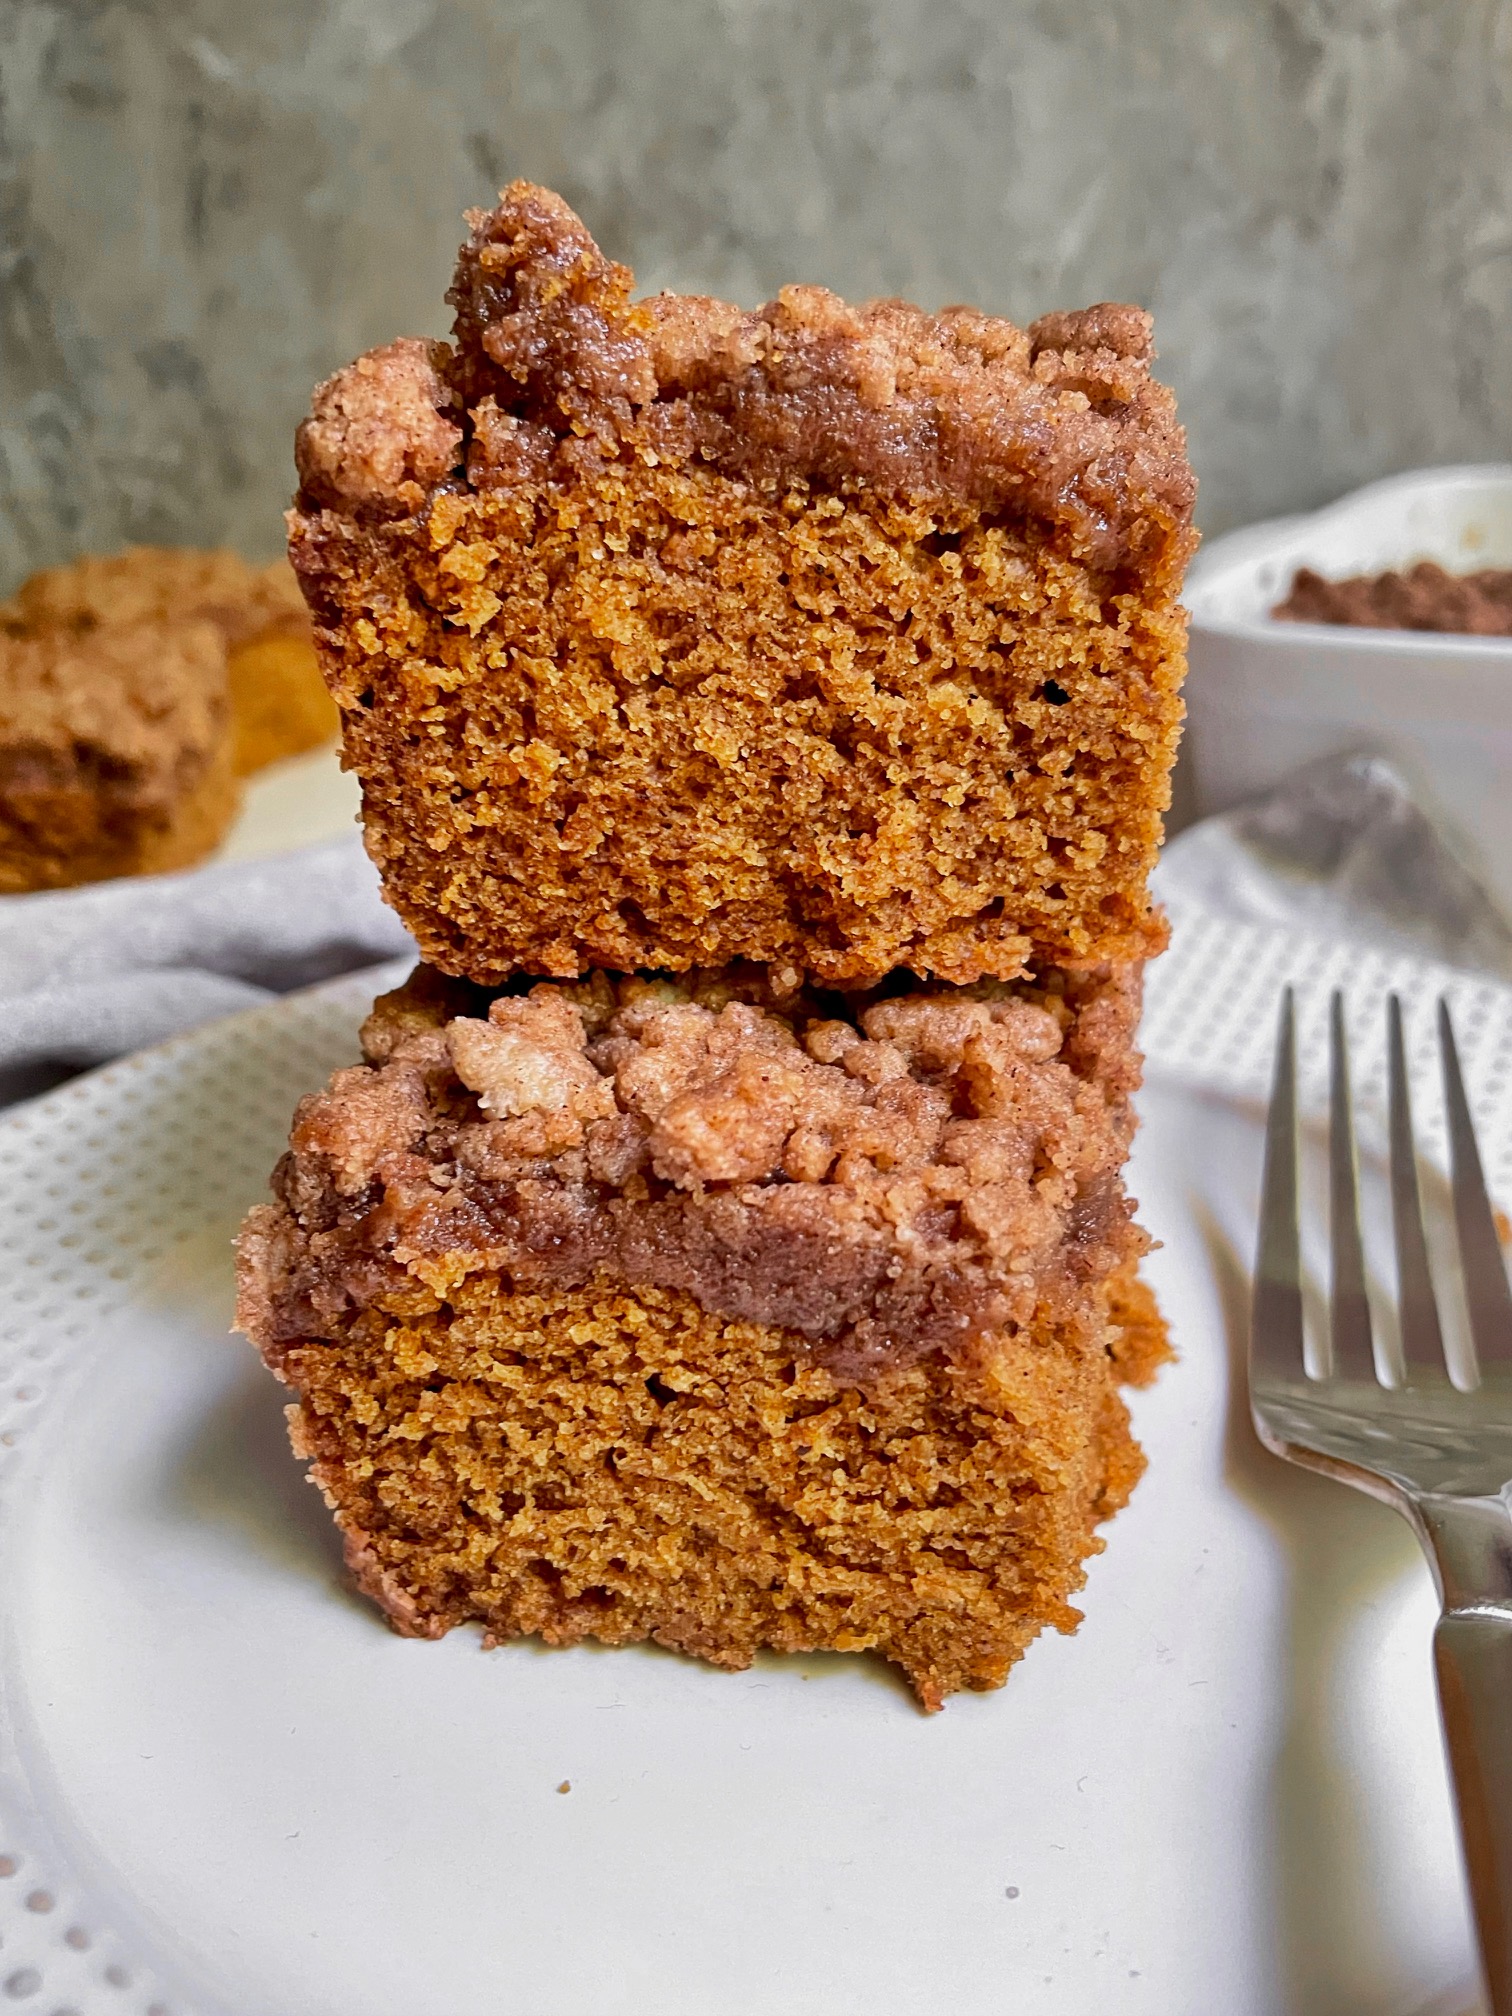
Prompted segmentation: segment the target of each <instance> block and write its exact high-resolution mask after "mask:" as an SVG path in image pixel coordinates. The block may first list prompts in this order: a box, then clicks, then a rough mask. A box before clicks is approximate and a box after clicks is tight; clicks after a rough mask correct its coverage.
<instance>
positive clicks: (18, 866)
mask: <svg viewBox="0 0 1512 2016" xmlns="http://www.w3.org/2000/svg"><path fill="white" fill-rule="evenodd" d="M239 797H240V790H239V786H238V783H237V779H236V775H235V772H234V769H233V764H232V734H231V704H230V697H229V693H228V690H227V683H226V646H225V639H224V637H223V636H222V634H221V632H220V631H219V630H218V629H217V628H216V626H215V625H214V624H213V623H205V622H194V623H185V622H171V623H163V622H156V623H155V622H151V621H134V622H127V623H120V624H112V625H109V626H107V627H104V628H101V629H100V630H98V631H95V632H91V633H89V634H80V633H78V632H76V631H73V630H71V629H68V628H66V627H63V626H61V625H60V626H54V627H51V628H42V629H39V630H38V631H37V632H35V633H34V634H31V635H21V636H17V635H15V634H13V633H11V632H7V631H4V630H0V891H4V892H7V893H14V892H16V891H20V890H28V889H59V888H66V887H68V886H69V885H70V884H73V883H78V882H97V881H102V880H105V879H107V878H109V877H112V876H116V875H147V874H154V873H157V872H159V871H161V870H165V869H169V868H183V867H187V866H188V865H189V864H190V863H191V862H194V861H197V860H199V859H201V858H202V857H203V856H204V855H206V854H208V853H209V852H210V851H211V850H212V849H213V848H214V847H215V846H216V844H217V843H218V842H219V840H220V839H221V837H222V835H223V834H224V833H225V831H226V829H227V827H228V826H229V825H230V823H231V821H232V819H233V818H234V816H235V814H236V808H237V804H238V801H239Z"/></svg>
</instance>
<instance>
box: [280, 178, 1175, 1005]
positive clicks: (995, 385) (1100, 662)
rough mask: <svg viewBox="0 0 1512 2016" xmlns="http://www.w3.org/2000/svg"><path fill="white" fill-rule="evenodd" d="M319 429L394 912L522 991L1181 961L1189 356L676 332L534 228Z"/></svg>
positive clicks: (781, 323) (525, 226)
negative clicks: (1169, 366)
mask: <svg viewBox="0 0 1512 2016" xmlns="http://www.w3.org/2000/svg"><path fill="white" fill-rule="evenodd" d="M470 223H471V235H470V237H469V238H468V241H467V243H466V244H465V245H464V246H463V247H462V251H461V254H460V257H459V261H458V265H457V272H456V280H455V284H454V286H453V288H452V291H451V295H450V299H451V301H452V303H453V304H454V307H455V310H456V321H455V334H454V340H453V341H452V342H451V343H449V344H447V343H432V342H421V341H400V342H396V343H392V344H390V345H388V346H387V347H386V348H384V349H381V350H376V351H373V352H372V353H370V354H369V355H367V356H365V357H361V358H359V359H358V360H357V361H356V362H355V363H354V364H352V365H350V366H348V367H347V368H346V369H345V370H343V371H341V372H339V373H338V374H337V375H336V376H335V377H334V378H332V379H331V380H330V381H329V382H328V383H327V384H325V385H323V386H322V387H320V389H319V390H318V391H317V392H316V394H315V398H314V403H313V408H312V411H311V413H310V416H309V418H308V419H307V421H306V422H305V424H304V426H303V427H302V429H301V430H300V435H299V441H298V449H297V453H298V462H299V471H300V479H301V488H300V493H299V496H298V499H297V502H296V506H295V509H294V511H293V513H292V514H291V517H290V547H289V550H290V557H291V559H292V560H293V563H294V567H295V569H296V571H297V573H298V575H299V577H300V580H301V582H302V584H303V587H304V590H305V593H306V596H307V597H308V599H309V602H310V606H311V610H312V612H313V614H314V618H315V626H316V641H317V648H318V650H319V653H320V656H321V660H322V664H323V667H324V671H325V675H326V678H327V680H328V681H329V683H330V686H331V690H332V692H333V693H334V695H335V697H336V700H337V704H338V705H339V707H340V710H341V716H342V726H343V734H344V738H345V748H346V761H347V763H348V764H349V765H350V767H351V768H352V769H353V770H355V771H356V773H357V775H358V777H359V778H360V780H361V783H362V787H363V793H364V808H365V809H364V818H365V826H366V835H367V845H368V849H369V852H370V853H371V854H372V856H373V859H374V860H375V862H376V863H377V864H378V867H379V869H380V871H381V873H382V876H383V882H384V887H385V891H386V893H387V895H388V898H389V900H390V902H391V903H393V905H394V906H395V908H396V909H397V910H398V911H399V913H400V915H401V916H402V917H403V919H404V921H405V923H406V924H407V925H408V926H409V928H410V929H411V931H412V932H413V933H414V935H415V937H416V939H417V940H418V942H419V945H420V948H421V951H422V953H423V955H424V956H425V957H426V958H427V959H428V960H430V961H431V962H432V963H433V964H435V965H436V966H438V967H440V968H442V969H443V970H445V971H447V972H450V973H456V974H460V975H463V976H465V977H467V978H469V979H473V980H478V981H484V982H488V983H490V984H495V985H497V984H500V983H502V982H503V981H505V980H507V979H509V978H510V977H511V976H512V975H513V974H515V973H516V972H521V971H524V972H532V973H537V974H554V975H564V976H570V975H577V974H580V973H584V972H587V971H589V970H590V969H592V968H594V967H602V968H607V969H610V970H614V971H625V972H630V971H635V970H646V969H656V970H673V971H685V970H687V969H689V968H691V967H694V966H718V965H724V964H726V963H728V962H729V961H731V960H734V959H750V960H757V961H762V962H767V963H782V962H786V963H790V964H791V965H793V966H795V967H797V968H798V969H800V970H801V971H804V972H807V973H809V974H811V975H814V976H815V977H817V978H818V979H820V980H822V981H824V982H826V983H828V984H837V985H858V984H859V985H868V984H872V983H874V982H876V981H878V980H880V979H881V978H882V977H883V976H884V975H886V974H887V973H889V972H891V971H892V970H894V969H895V968H900V967H902V968H907V969H909V970H911V971H913V972H915V973H919V974H924V975H930V976H934V977H937V978H940V979H943V980H947V981H951V982H954V983H958V984H965V983H969V982H971V981H974V980H977V979H980V978H983V977H995V978H998V979H1013V978H1015V977H1017V976H1018V975H1020V974H1023V973H1025V972H1027V971H1029V970H1030V968H1031V967H1032V966H1034V965H1036V964H1044V963H1046V962H1049V963H1067V962H1076V963H1084V962H1087V961H1096V960H1114V961H1124V962H1127V961H1129V960H1136V959H1140V958H1143V957H1145V956H1147V955H1148V954H1149V953H1150V952H1151V951H1153V950H1155V949H1157V948H1158V946H1159V944H1160V942H1161V936H1162V926H1161V923H1160V920H1159V918H1158V916H1157V915H1156V914H1154V913H1153V912H1152V910H1151V906H1150V900H1149V895H1148V891H1147V888H1146V877H1147V875H1148V872H1149V869H1150V867H1151V864H1152V862H1153V860H1154V856H1155V849H1156V847H1157V846H1158V844H1159V839H1160V820H1161V813H1162V810H1163V808H1164V807H1165V805H1166V803H1167V800H1168V781H1169V773H1170V767H1171V762H1172V758H1173V755H1174V751H1175V744H1176V737H1177V733H1178V726H1179V719H1180V702H1179V699H1178V693H1177V689H1178V686H1179V683H1180V680H1181V676H1182V672H1183V670H1184V641H1185V629H1184V617H1183V614H1182V610H1181V607H1180V603H1179V600H1178V597H1179V594H1180V589H1181V579H1182V573H1183V569H1184V567H1185V564H1186V560H1187V557H1188V555H1189V553H1190V551H1191V547H1192V543H1193V535H1192V529H1191V514H1192V502H1193V480H1192V473H1191V470H1190V468H1189V466H1188V463H1187V459H1186V452H1185V444H1184V439H1183V435H1182V431H1181V428H1180V427H1179V426H1178V424H1177V422H1176V417H1175V407H1174V403H1173V401H1172V398H1171V395H1170V393H1169V392H1168V391H1167V390H1166V389H1165V388H1164V387H1163V386H1162V385H1160V384H1159V383H1158V382H1157V381H1156V380H1155V379H1154V378H1153V377H1152V376H1151V371H1150V360H1151V356H1152V350H1151V335H1150V319H1149V317H1148V316H1147V315H1146V314H1145V313H1143V311H1142V310H1140V309H1137V308H1132V307H1122V306H1114V305H1107V304H1104V305H1101V306H1098V307H1093V308H1088V309H1085V310H1082V311H1080V312H1077V313H1070V314H1055V315H1048V316H1045V317H1043V318H1042V319H1041V320H1040V321H1038V322H1036V323H1034V324H1033V325H1032V326H1031V327H1030V328H1028V329H1027V330H1024V329H1019V328H1017V327H1015V325H1014V324H1013V323H1011V322H1006V321H1003V320H1001V319H1000V318H997V317H994V316H990V315H983V314H979V313H977V312H976V311H974V310H971V309H966V308H950V309H946V310H944V311H943V312H942V313H940V314H937V315H931V314H926V313H924V312H923V311H921V310H920V309H917V308H912V307H909V306H908V305H907V304H906V303H903V302H898V301H879V302H872V303H870V304H868V305H866V306H864V307H850V306H848V305H847V304H846V303H845V302H843V301H841V300H839V299H838V298H837V297H836V296H835V295H833V294H831V293H828V292H827V291H826V290H825V289H824V288H822V287H789V288H784V289H783V291H782V293H781V294H780V295H779V296H778V298H777V299H776V300H775V301H773V302H771V303H769V304H768V305H767V306H766V307H764V308H761V309H758V310H756V311H755V312H753V313H747V312H745V311H743V310H741V309H739V308H735V307H732V306H730V305H729V304H727V303H725V302H722V301H714V300H706V299H702V298H694V297H686V296H680V295H673V294H662V295H657V296H655V297H652V298H650V299H645V300H640V301H637V300H635V299H634V298H633V296H632V276H631V275H630V273H629V272H628V271H627V270H626V269H625V268H624V267H623V266H618V265H615V264H614V263H612V262H611V261H610V260H609V259H607V258H605V257H604V255H603V254H602V253H601V252H600V251H599V249H598V247H597V246H596V245H595V244H594V242H593V240H592V238H591V237H590V236H589V234H588V232H587V231H586V229H585V228H584V226H583V225H582V223H581V222H580V221H579V219H578V218H577V217H576V216H574V215H573V213H572V211H571V210H570V209H568V207H567V205H566V204H565V203H563V202H562V201H561V199H560V198H559V197H556V196H553V195H552V194H550V192H548V191H546V190H543V189H538V188H534V187H532V186H531V185H529V184H526V183H515V184H513V185H512V186H511V187H510V188H509V189H507V190H505V192H504V194H503V196H502V197H501V198H500V201H499V203H498V206H497V207H496V208H495V209H493V210H490V211H487V212H483V211H479V212H476V213H474V214H473V215H472V216H471V218H470Z"/></svg>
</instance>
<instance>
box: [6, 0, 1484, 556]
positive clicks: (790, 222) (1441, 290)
mask: <svg viewBox="0 0 1512 2016" xmlns="http://www.w3.org/2000/svg"><path fill="white" fill-rule="evenodd" d="M1509 100H1512V0H1270V4H1263V0H103V4H102V0H0V232H3V248H4V249H3V259H4V267H3V272H0V332H3V333H0V343H3V355H0V374H3V375H0V587H3V586H5V585H7V584H8V583H9V582H11V581H13V580H14V579H16V578H18V577H19V576H21V575H22V574H24V573H26V572H27V571H29V570H30V569H31V568H33V567H35V566H38V565H41V564H44V563H46V562H50V561H53V560H56V559H59V558H62V557H66V556H68V555H70V554H72V553H74V552H77V551H80V550H103V549H108V548H110V547H112V546H115V545H118V544H119V543H121V542H123V541H125V540H128V539H150V540H166V541H184V542H193V543H208V542H212V541H216V540H228V541H230V542H232V543H235V544H237V545H240V546H241V547H243V548H244V549H245V550H246V551H248V552H249V553H253V554H258V553H266V552H271V551H272V550H274V548H275V547H276V545H277V544H278V541H279V538H280V529H281V528H280V525H279V515H278V514H279V512H280V510H281V508H282V506H283V504H284V502H285V500H286V495H287V492H288V489H289V487H290V467H291V465H290V449H289V444H290V437H291V433H292V430H293V427H294V425H295V423H296V421H297V420H298V418H299V417H300V415H301V413H302V412H303V410H304V405H305V400H306V396H307V394H308V391H309V388H310V386H311V384H312V383H313V382H314V380H315V379H316V378H318V377H320V376H322V375H323V374H324V373H326V372H327V371H329V370H330V369H331V368H332V367H334V366H335V365H337V364H339V363H341V362H344V361H345V360H346V359H347V358H348V357H349V356H351V355H352V354H354V353H355V352H356V351H358V350H359V349H362V348H365V347H366V346H368V345H370V344H372V343H375V342H379V341H383V340H386V339H387V338H388V337H390V336H393V335H396V334H398V333H401V332H417V333H424V332H431V331H434V332H437V333H439V332H441V331H442V330H444V328H445V324H446V319H447V318H446V315H445V311H444V310H443V309H442V307H441V305H440V297H441V294H442V291H443V289H444V287H445V285H446V282H447V278H448V273H449V268H450V264H451V259H452V254H453V251H454V248H455V245H456V243H457V240H458V237H459V236H460V224H459V212H460V211H461V209H462V208H463V207H464V205H466V204H468V203H476V202H486V201H488V200H489V199H490V196H491V193H492V191H493V190H494V189H495V187H496V186H497V185H498V183H499V182H501V181H502V180H505V179H507V178H508V177H510V176H511V175H515V174H526V175H530V176H533V177H535V178H536V179H538V180H542V181H546V182H549V183H552V184H554V185H555V186H556V187H558V188H559V189H561V190H562V191H563V193H564V194H565V195H567V196H568V197H569V198H570V199H571V200H572V201H573V202H574V203H576V204H577V205H578V207H579V208H580V209H581V210H582V212H583V214H584V215H585V217H586V218H587V220H588V222H589V223H590V224H591V225H592V226H593V227H594V228H595V230H596V231H597V232H598V233H599V235H600V237H601V238H602V240H603V242H604V244H605V245H606V247H607V248H608V249H609V250H610V251H612V252H613V253H614V254H615V255H616V256H618V257H620V258H622V259H626V260H628V261H629V262H631V263H632V264H633V265H634V266H635V268H636V269H637V273H638V276H639V279H640V282H641V284H642V286H644V287H646V288H654V287H659V286H673V287H687V288H696V289H700V290H705V291H718V292H723V293H728V294H731V295H733V296H734V297H735V298H737V299H740V300H743V301H746V302H751V303H754V302H756V301H758V300H761V299H764V298H766V297H767V296H769V295H770V294H771V293H773V292H775V290H776V288H777V287H778V286H779V285H781V284H782V283H783V282H784V281H787V280H793V279H812V280H822V281H825V282H827V283H828V284H830V285H832V286H834V287H836V288H839V289H840V290H842V291H843V292H847V293H851V294H856V295H866V294H877V293H902V294H907V295H910V296H912V297H913V298H915V299H918V300H920V301H922V302H924V303H925V304H927V305H937V304H940V303H942V302H946V301H954V300H971V301H975V302H977V303H979V304H981V305H983V306H987V307H991V308H994V309H1000V310H1003V311H1006V312H1008V313H1010V314H1012V315H1014V316H1016V317H1019V318H1024V317H1027V316H1030V315H1033V314H1035V313H1038V312H1039V311H1041V310H1043V309H1045V308H1049V307H1055V306H1070V305H1079V304H1081V303H1083V302H1085V301H1090V300H1096V299H1102V298H1107V297H1110V296H1111V297H1122V298H1125V299H1130V298H1131V299H1134V300H1138V301H1142V302H1144V303H1145V304H1146V305H1148V306H1149V307H1151V308H1152V309H1153V310H1154V311H1155V314H1156V322H1157V334H1158V340H1159V343H1160V348H1161V353H1162V358H1163V369H1164V371H1165V373H1166V374H1167V376H1168V377H1169V378H1170V380H1171V382H1173V383H1174V385H1175V386H1176V388H1177V391H1178V393H1179V395H1180V398H1181V400H1182V403H1183V408H1184V412H1185V416H1186V419H1187V423H1188V427H1189V430H1190V435H1191V442H1192V450H1193V455H1194V459H1195V461H1196V463H1197V466H1198V469H1199V472H1200V474H1201V478H1202V483H1203V492H1202V504H1201V517H1202V521H1203V523H1204V525H1205V526H1206V528H1207V529H1209V530H1210V531H1214V530H1220V529H1222V528H1223V527H1225V526H1227V525H1230V524H1233V523H1236V522H1240V521H1242V520H1244V519H1247V518H1253V517H1258V516H1262V515H1265V514H1268V513H1271V512H1275V511H1279V510H1284V509H1288V508H1292V507H1298V506H1303V505H1307V504H1311V503H1315V502H1318V501H1321V500H1323V499H1325V498H1327V497H1329V496H1331V495H1333V494H1336V493H1337V492H1339V491H1341V490H1343V489H1345V488H1347V487H1349V486H1350V485H1352V484H1354V483H1356V482H1358V481H1362V480H1364V479H1367V478H1369V477H1372V476H1376V475H1380V474H1384V473H1386V472H1388V471H1390V470H1393V469H1398V468H1403V467H1408V466H1411V465H1413V464H1415V463H1422V462H1433V461H1446V460H1454V459H1467V460H1484V459H1490V458H1495V457H1504V456H1509V455H1512V144H1509V142H1512V121H1509Z"/></svg>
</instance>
